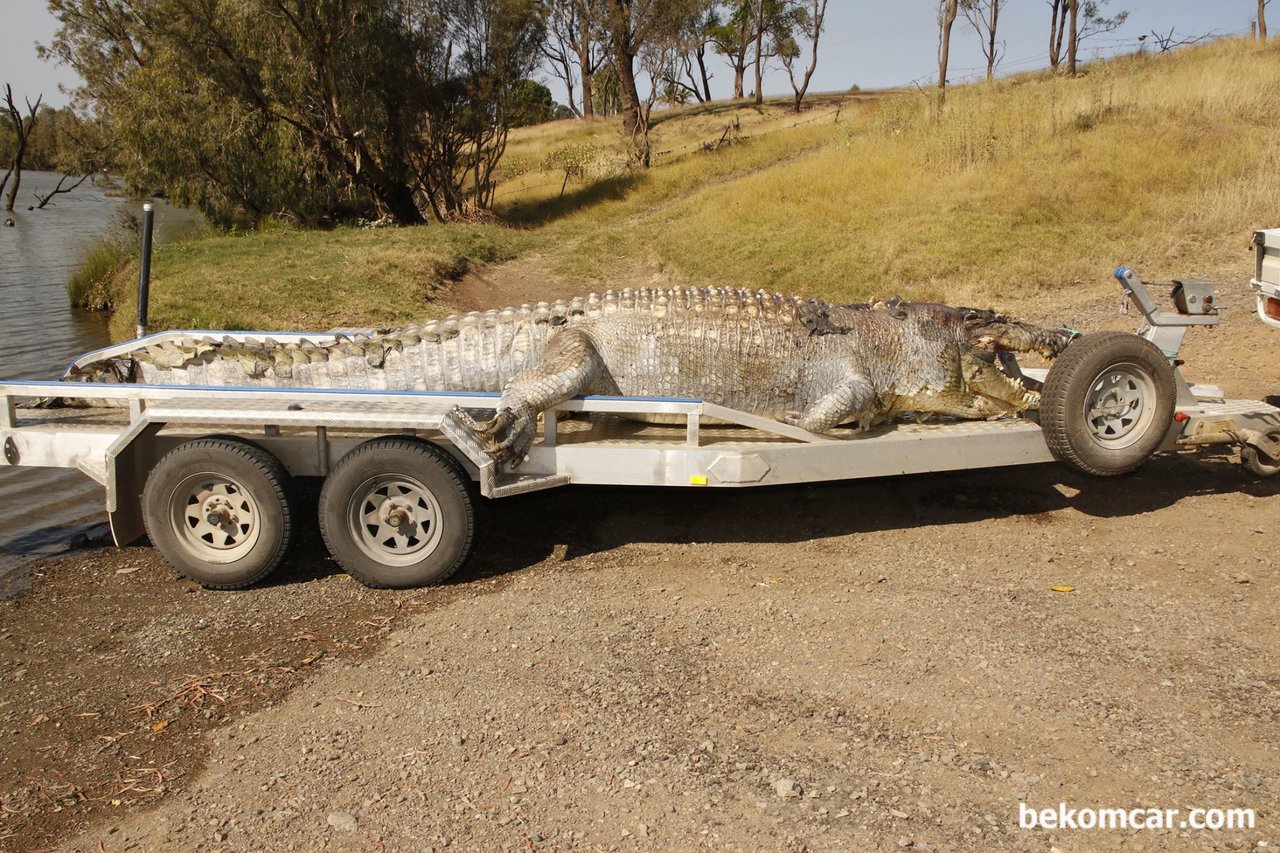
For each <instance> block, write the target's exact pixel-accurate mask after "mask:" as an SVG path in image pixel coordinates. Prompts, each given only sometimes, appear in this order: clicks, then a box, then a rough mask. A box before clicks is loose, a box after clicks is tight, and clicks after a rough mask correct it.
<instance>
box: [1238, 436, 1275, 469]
mask: <svg viewBox="0 0 1280 853" xmlns="http://www.w3.org/2000/svg"><path fill="white" fill-rule="evenodd" d="M1268 435H1269V437H1271V438H1278V437H1280V432H1273V433H1269V434H1268ZM1240 464H1242V465H1244V467H1245V468H1246V469H1248V471H1249V473H1250V474H1253V475H1254V476H1255V477H1262V478H1264V479H1265V478H1267V477H1274V476H1275V475H1276V474H1280V462H1272V461H1271V460H1270V458H1269V457H1267V456H1264V455H1262V453H1261V452H1259V450H1258V448H1256V447H1251V446H1249V445H1247V444H1246V445H1245V446H1244V447H1241V448H1240Z"/></svg>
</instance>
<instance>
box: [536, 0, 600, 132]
mask: <svg viewBox="0 0 1280 853" xmlns="http://www.w3.org/2000/svg"><path fill="white" fill-rule="evenodd" d="M602 14H603V9H602V7H601V4H600V0H549V2H548V3H547V40H546V42H545V43H544V44H543V46H542V53H543V56H545V57H546V58H547V61H548V62H549V63H550V70H551V73H552V74H553V75H555V76H556V77H557V78H559V79H560V80H561V81H563V82H564V84H565V90H566V91H567V92H568V95H569V106H570V107H571V108H572V109H573V112H574V114H576V115H577V116H579V117H580V118H590V117H591V116H592V115H593V113H594V105H593V101H594V92H593V89H594V85H593V84H594V81H595V75H596V73H597V72H598V71H599V70H600V68H601V67H603V66H604V65H605V64H606V63H607V62H608V60H609V56H608V52H607V50H606V45H605V44H604V42H603V41H602V39H603V37H604V36H603V34H602V33H601V28H600V22H601V17H602ZM579 82H580V83H581V84H582V106H581V108H579V107H578V105H577V103H576V102H575V100H574V89H575V87H576V85H577V83H579Z"/></svg>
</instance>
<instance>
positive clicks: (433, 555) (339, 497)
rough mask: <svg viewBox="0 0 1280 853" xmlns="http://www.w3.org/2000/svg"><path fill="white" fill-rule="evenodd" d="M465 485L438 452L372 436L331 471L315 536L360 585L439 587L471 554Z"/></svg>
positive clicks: (456, 466)
mask: <svg viewBox="0 0 1280 853" xmlns="http://www.w3.org/2000/svg"><path fill="white" fill-rule="evenodd" d="M474 530H475V507H474V501H473V499H472V487H471V480H470V478H469V477H468V476H467V473H466V471H465V470H464V469H463V468H462V466H461V464H460V463H459V462H458V461H457V460H456V459H454V458H453V457H452V456H450V455H449V454H448V453H447V452H445V451H444V450H442V449H441V448H439V447H437V446H435V445H433V444H430V443H428V442H425V441H418V440H415V439H409V438H379V439H374V440H373V441H367V442H365V443H364V444H362V445H360V446H359V447H357V448H355V449H354V450H352V451H351V452H350V453H348V454H347V455H346V456H344V457H343V458H342V459H341V460H339V462H338V464H337V465H335V466H334V468H333V470H332V471H331V472H330V473H329V476H328V477H326V478H325V481H324V488H323V489H322V490H321V492H320V532H321V533H322V534H323V535H324V541H325V544H326V545H328V547H329V552H330V553H331V554H333V556H334V557H335V558H336V559H337V561H338V562H339V563H341V564H342V567H343V568H344V569H346V570H347V573H348V574H350V575H351V576H352V577H354V578H355V579H356V580H358V581H360V582H361V583H363V584H365V585H366V586H371V587H375V588H378V589H406V588H409V587H415V586H429V585H432V584H437V583H440V582H441V581H443V580H445V579H446V578H448V577H449V576H450V575H452V574H453V573H454V572H456V571H457V570H458V569H459V568H460V567H461V566H462V564H463V563H464V562H465V561H466V559H467V555H468V554H469V553H470V552H471V541H472V537H473V534H474Z"/></svg>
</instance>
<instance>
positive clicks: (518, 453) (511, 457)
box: [453, 407, 537, 468]
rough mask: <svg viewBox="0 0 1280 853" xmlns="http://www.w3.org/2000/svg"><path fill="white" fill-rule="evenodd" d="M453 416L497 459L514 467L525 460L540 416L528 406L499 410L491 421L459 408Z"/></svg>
mask: <svg viewBox="0 0 1280 853" xmlns="http://www.w3.org/2000/svg"><path fill="white" fill-rule="evenodd" d="M453 416H454V417H455V418H456V419H457V420H458V423H460V424H462V426H463V427H464V428H465V429H466V430H467V432H469V433H471V434H472V435H473V436H475V438H476V439H477V440H478V441H479V442H480V443H481V444H482V445H483V446H484V451H485V453H488V454H489V455H490V456H492V457H493V460H494V461H495V462H497V463H498V464H499V465H501V464H504V463H509V464H510V465H511V467H512V468H515V467H516V466H518V465H519V464H520V463H521V462H523V461H524V460H525V454H527V453H528V452H529V447H530V446H531V445H532V444H533V438H534V435H535V434H536V432H537V416H536V415H534V414H533V413H532V412H530V411H528V410H527V409H524V408H521V409H499V410H498V413H497V414H496V415H495V416H494V417H492V418H490V419H489V420H487V421H477V420H476V419H475V418H473V417H471V415H469V414H467V413H466V411H464V410H463V409H461V408H457V407H455V408H454V410H453Z"/></svg>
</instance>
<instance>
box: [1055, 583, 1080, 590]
mask: <svg viewBox="0 0 1280 853" xmlns="http://www.w3.org/2000/svg"><path fill="white" fill-rule="evenodd" d="M1049 589H1051V590H1053V591H1054V592H1075V591H1076V588H1075V587H1074V586H1067V585H1066V584H1065V583H1060V584H1056V585H1054V586H1051V587H1049Z"/></svg>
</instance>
